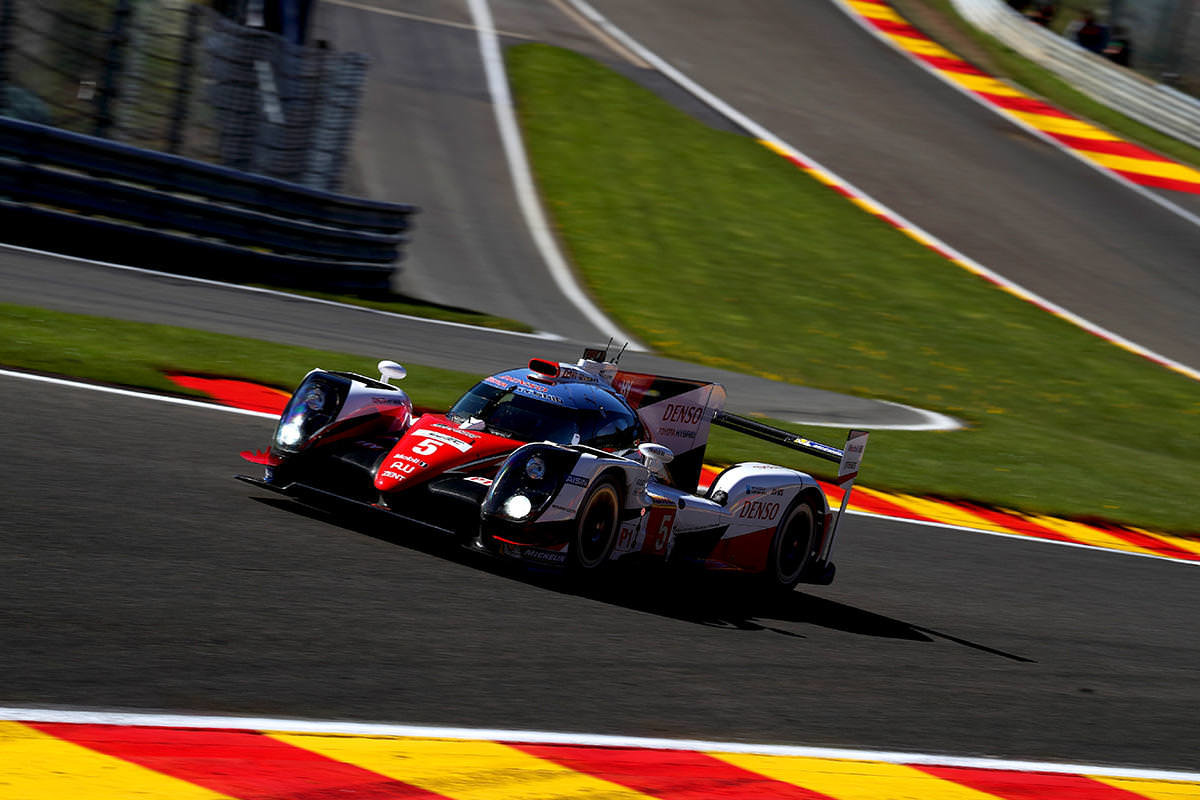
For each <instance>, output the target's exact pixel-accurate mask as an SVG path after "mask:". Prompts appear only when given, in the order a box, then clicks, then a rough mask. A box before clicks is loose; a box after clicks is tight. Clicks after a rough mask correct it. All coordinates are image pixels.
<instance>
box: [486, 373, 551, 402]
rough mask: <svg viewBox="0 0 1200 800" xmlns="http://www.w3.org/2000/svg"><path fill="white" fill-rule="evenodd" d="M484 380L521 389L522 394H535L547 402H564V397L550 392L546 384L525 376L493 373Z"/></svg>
mask: <svg viewBox="0 0 1200 800" xmlns="http://www.w3.org/2000/svg"><path fill="white" fill-rule="evenodd" d="M484 382H485V383H489V384H491V385H492V386H499V387H501V388H504V389H509V388H511V389H512V390H513V391H518V390H520V392H521V393H522V394H526V395H533V396H534V397H536V398H537V399H538V400H544V401H546V402H547V403H557V404H559V405H562V404H563V401H562V399H561V398H559V397H556V396H555V395H553V394H551V393H550V392H548V391H547V390H546V387H545V386H544V385H542V384H538V383H534V382H533V381H527V380H525V379H524V378H518V377H516V376H514V375H493V376H491V377H489V378H485V379H484Z"/></svg>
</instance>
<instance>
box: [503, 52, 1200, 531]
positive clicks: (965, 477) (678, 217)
mask: <svg viewBox="0 0 1200 800" xmlns="http://www.w3.org/2000/svg"><path fill="white" fill-rule="evenodd" d="M507 53H508V59H509V70H510V75H511V79H512V83H513V87H514V89H515V96H516V98H517V105H518V111H519V114H520V117H521V121H522V124H523V126H524V130H525V134H526V141H527V145H528V148H529V151H530V155H531V158H532V161H533V164H534V168H535V170H536V173H537V177H538V181H539V184H540V188H541V191H542V194H543V197H544V198H545V201H546V204H547V207H548V208H549V210H550V212H551V213H552V214H553V216H554V219H555V221H556V224H557V227H558V230H559V233H560V236H561V237H562V239H563V241H564V243H565V245H566V248H567V250H568V251H569V253H570V256H571V258H572V260H573V262H574V264H575V265H576V266H577V267H578V268H579V269H580V271H581V272H582V274H583V276H584V278H585V281H586V283H587V285H588V287H589V288H590V290H591V291H592V292H593V293H594V294H595V296H596V297H597V298H599V300H600V302H601V303H602V304H603V306H604V307H605V308H606V309H608V311H609V312H610V313H611V314H613V315H614V316H615V317H616V318H617V320H618V321H619V322H620V323H621V324H622V325H625V326H628V328H629V329H630V330H631V331H632V332H633V333H635V334H636V335H637V336H638V337H639V338H641V339H642V341H643V342H645V343H646V344H648V345H649V346H651V347H653V348H654V349H656V350H659V351H661V352H664V353H668V354H670V355H673V356H676V357H679V358H683V359H688V360H692V361H695V362H699V363H703V364H711V365H714V366H722V367H732V368H735V369H743V370H753V371H756V372H757V373H758V374H761V375H764V376H766V377H770V378H776V379H782V380H787V381H793V382H797V383H805V384H808V385H812V386H819V387H822V388H827V389H832V390H835V391H842V392H847V393H851V394H859V395H864V396H872V397H881V398H885V399H889V400H894V401H899V402H902V403H908V404H912V405H917V406H921V407H925V408H930V409H935V410H938V411H942V412H945V413H948V414H952V415H954V416H956V417H959V418H960V419H964V420H966V421H967V422H968V424H969V427H968V429H966V430H963V431H958V432H953V433H903V432H890V431H881V432H877V433H876V434H875V435H874V436H873V438H872V442H871V447H870V453H868V457H867V459H866V462H865V466H864V469H863V481H864V483H866V484H867V485H871V486H876V487H879V488H890V489H893V490H897V491H904V492H913V493H917V494H927V495H937V496H945V497H951V498H964V499H971V500H976V501H981V502H985V503H991V504H995V505H1002V506H1008V507H1015V508H1022V509H1028V510H1033V511H1040V512H1047V513H1057V514H1062V515H1067V516H1074V517H1079V518H1088V517H1103V518H1107V519H1111V520H1114V521H1118V522H1128V523H1134V524H1145V525H1153V526H1155V527H1159V528H1163V529H1166V530H1179V531H1193V530H1196V529H1197V528H1198V527H1200V521H1198V519H1197V514H1196V511H1195V509H1194V503H1193V501H1192V495H1193V493H1194V476H1195V475H1196V474H1200V386H1197V385H1196V384H1195V383H1193V382H1191V381H1189V380H1187V379H1185V378H1182V377H1180V376H1178V375H1175V374H1173V373H1170V372H1167V371H1166V370H1163V369H1161V368H1159V367H1156V366H1154V365H1153V364H1150V363H1149V362H1146V361H1144V360H1142V359H1140V358H1137V357H1136V356H1133V355H1130V354H1128V353H1126V352H1124V351H1122V350H1120V349H1118V348H1116V347H1114V346H1112V345H1109V344H1106V343H1104V342H1103V341H1101V340H1100V339H1097V338H1095V337H1093V336H1091V335H1089V334H1087V333H1084V332H1083V331H1081V330H1079V329H1078V328H1076V327H1074V326H1072V325H1070V324H1068V323H1066V322H1063V321H1061V320H1059V319H1057V318H1055V317H1052V316H1050V315H1049V314H1046V313H1044V312H1042V311H1039V310H1037V309H1036V308H1034V307H1033V306H1031V305H1029V304H1027V303H1024V302H1022V301H1020V300H1017V299H1016V298H1014V297H1012V296H1011V295H1009V294H1007V293H1005V292H1002V291H1000V290H998V289H996V288H994V287H992V286H991V285H990V284H987V283H985V282H984V281H981V280H979V279H978V278H976V277H974V276H972V275H970V274H968V273H966V272H965V271H963V270H961V269H960V268H958V267H956V266H954V265H953V264H951V263H949V262H948V261H946V260H944V259H942V258H940V257H939V256H936V255H935V254H933V253H932V252H930V251H929V250H927V249H925V248H923V247H921V246H919V245H917V244H915V243H914V242H913V241H911V240H910V239H908V238H906V237H904V236H902V235H900V234H899V233H897V232H896V231H895V230H894V229H892V228H891V227H890V226H888V225H886V224H885V223H883V222H881V221H880V220H878V219H876V218H873V217H871V216H868V215H866V214H863V213H862V212H861V211H859V210H858V209H857V208H856V207H855V206H853V205H852V204H850V203H847V202H845V201H844V200H843V199H841V198H839V197H838V196H837V195H836V194H835V193H833V192H831V191H829V189H827V188H825V187H824V186H822V185H820V184H819V183H817V182H816V181H814V180H812V179H811V178H808V177H807V176H805V175H804V174H803V173H801V172H800V171H798V170H796V169H795V168H794V167H792V166H791V165H790V164H788V163H787V162H786V161H785V160H783V159H781V158H779V157H778V156H775V155H773V154H772V153H770V152H769V151H768V150H766V149H765V148H763V147H762V146H760V145H758V144H756V143H755V142H753V141H752V140H750V139H748V138H746V137H743V136H738V135H735V134H730V133H724V132H721V131H715V130H712V129H710V128H708V127H706V126H704V125H702V124H700V123H698V122H696V121H694V120H693V119H691V118H690V117H688V116H686V115H684V114H683V113H681V112H679V111H677V110H676V109H674V108H672V107H671V106H669V105H668V104H666V103H664V102H663V101H661V100H660V99H659V98H658V97H657V96H655V95H654V94H652V93H650V92H648V91H646V90H644V89H642V88H640V87H638V86H637V85H635V84H634V83H632V82H631V81H628V80H627V79H625V78H623V77H621V76H619V75H617V74H615V73H613V72H612V71H610V70H607V69H605V68H603V67H602V66H600V65H599V64H597V63H596V62H594V61H591V60H589V59H586V58H584V57H582V56H579V55H577V54H575V53H571V52H569V51H565V50H560V49H556V48H552V47H548V46H545V45H522V46H518V47H513V48H510V49H509V50H508V51H507ZM758 452H759V455H760V456H761V450H759V451H758Z"/></svg>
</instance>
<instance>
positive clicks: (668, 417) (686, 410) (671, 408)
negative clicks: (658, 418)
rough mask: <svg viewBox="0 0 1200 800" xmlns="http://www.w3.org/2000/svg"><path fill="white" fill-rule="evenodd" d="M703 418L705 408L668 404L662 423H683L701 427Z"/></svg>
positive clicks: (664, 410)
mask: <svg viewBox="0 0 1200 800" xmlns="http://www.w3.org/2000/svg"><path fill="white" fill-rule="evenodd" d="M703 416H704V408H703V407H702V406H692V405H686V406H685V405H676V404H675V403H667V407H666V408H664V409H663V415H662V421H663V422H682V423H683V424H684V425H699V424H700V418H701V417H703Z"/></svg>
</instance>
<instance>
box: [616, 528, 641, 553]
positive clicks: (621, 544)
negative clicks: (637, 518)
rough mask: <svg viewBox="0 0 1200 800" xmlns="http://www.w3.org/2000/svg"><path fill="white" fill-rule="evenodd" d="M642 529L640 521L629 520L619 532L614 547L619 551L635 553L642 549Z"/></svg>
mask: <svg viewBox="0 0 1200 800" xmlns="http://www.w3.org/2000/svg"><path fill="white" fill-rule="evenodd" d="M641 532H642V529H641V526H640V525H639V524H638V522H627V523H625V524H624V525H623V526H622V527H621V532H620V533H619V534H617V544H616V546H615V547H613V550H614V552H617V553H633V552H636V551H638V550H641V549H642V538H641V536H640V535H639V534H641Z"/></svg>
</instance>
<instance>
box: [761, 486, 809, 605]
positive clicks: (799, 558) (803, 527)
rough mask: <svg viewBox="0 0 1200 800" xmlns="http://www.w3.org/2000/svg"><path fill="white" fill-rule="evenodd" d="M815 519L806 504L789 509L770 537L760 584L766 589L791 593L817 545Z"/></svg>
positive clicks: (800, 502) (793, 505) (796, 502)
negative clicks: (764, 570)
mask: <svg viewBox="0 0 1200 800" xmlns="http://www.w3.org/2000/svg"><path fill="white" fill-rule="evenodd" d="M816 522H817V515H816V512H815V511H813V507H812V505H811V504H809V502H808V501H807V500H802V499H797V500H796V501H795V502H793V503H792V505H791V506H789V507H788V510H787V512H786V513H784V515H783V519H781V520H780V521H779V525H778V526H777V527H776V528H775V535H774V536H772V537H771V549H770V551H769V552H768V553H767V570H766V572H765V573H764V574H763V576H762V577H763V584H764V585H765V587H766V588H768V589H774V590H779V591H785V592H787V591H791V590H792V589H793V588H795V586H796V584H797V583H799V582H800V576H801V575H803V574H804V570H805V569H806V568H807V567H808V562H809V560H810V559H811V558H812V551H813V547H814V546H815V544H816V533H817V524H816Z"/></svg>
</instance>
